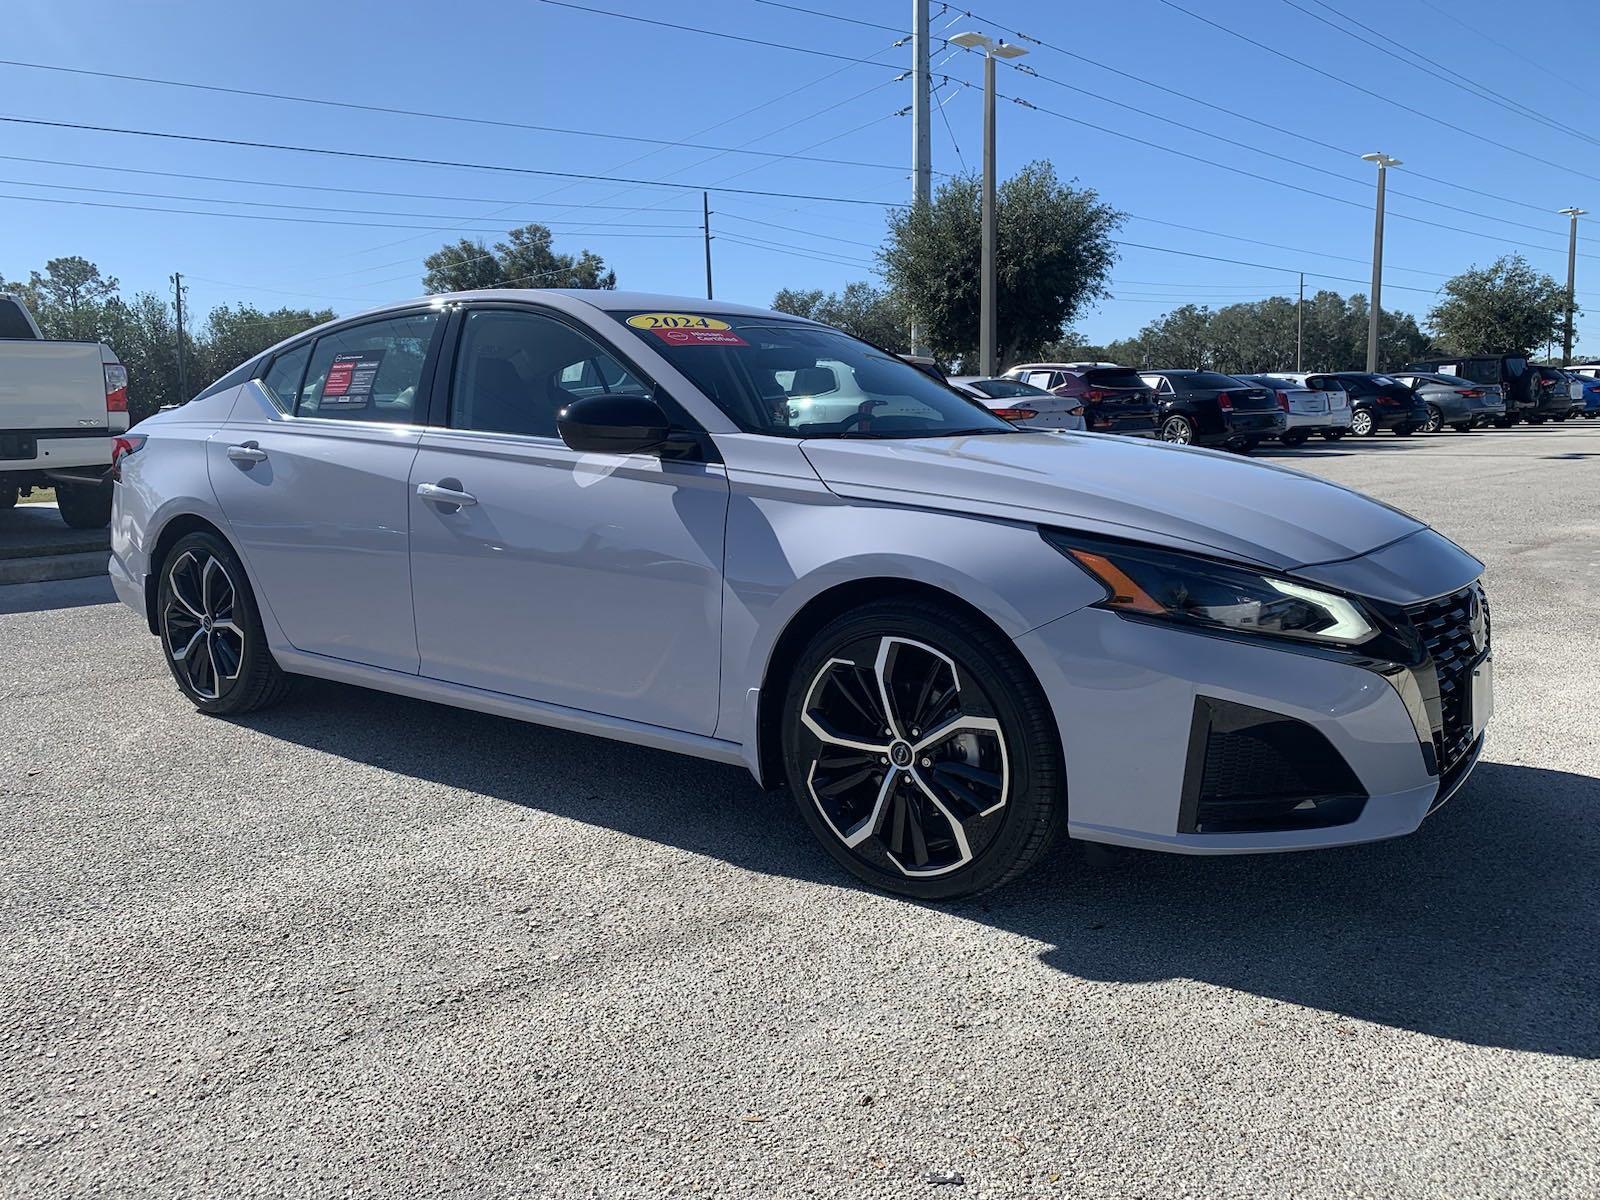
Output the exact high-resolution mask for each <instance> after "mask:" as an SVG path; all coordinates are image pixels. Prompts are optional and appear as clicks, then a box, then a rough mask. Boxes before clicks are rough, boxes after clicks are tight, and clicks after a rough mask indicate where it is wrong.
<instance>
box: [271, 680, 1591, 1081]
mask: <svg viewBox="0 0 1600 1200" xmlns="http://www.w3.org/2000/svg"><path fill="white" fill-rule="evenodd" d="M245 723H246V724H248V725H249V726H251V727H252V728H255V729H257V730H259V731H260V732H262V733H265V734H267V735H269V736H272V737H276V738H281V739H284V740H286V741H290V742H294V743H296V744H297V745H302V746H307V747H312V748H315V749H318V750H321V751H323V752H326V753H329V754H333V755H338V756H340V757H343V758H347V759H353V760H356V761H360V762H364V763H368V764H371V765H373V766H377V767H381V768H383V769H385V770H389V771H394V772H399V773H401V774H404V775H408V776H412V777H414V778H416V779H419V780H427V781H431V782H433V783H437V784H441V785H444V786H448V787H451V788H460V789H464V790H466V791H469V792H474V793H477V794H480V795H484V796H488V797H492V798H494V799H497V800H501V801H504V802H507V803H511V804H518V805H524V806H528V807H532V808H537V809H539V810H540V811H543V812H548V813H552V814H555V815H559V816H561V817H565V818H569V819H572V820H577V821H584V822H587V823H590V824H593V825H597V826H601V827H604V828H608V829H612V830H615V831H617V832H620V833H623V834H627V835H629V836H632V837H639V838H649V839H652V840H655V841H658V842H661V843H664V844H668V845H672V846H676V847H679V848H681V849H684V850H688V851H691V852H693V853H697V854H704V855H710V856H713V857H715V858H718V859H722V860H724V861H726V862H729V863H732V864H734V865H736V866H739V867H742V868H745V869H748V870H751V871H757V872H762V873H766V874H773V875H783V876H787V877H792V878H799V879H804V880H808V881H815V882H817V883H819V884H824V885H829V886H835V887H850V886H853V884H852V883H851V882H850V881H849V880H848V879H847V878H846V877H845V876H844V874H843V873H842V872H841V871H839V870H838V869H837V868H836V867H835V866H834V865H833V863H832V861H831V860H830V859H829V858H828V857H827V856H826V855H825V854H824V853H823V851H822V850H821V848H820V847H818V846H817V845H816V844H815V843H814V842H813V840H812V838H811V835H810V833H809V831H808V830H807V829H806V827H805V825H804V824H803V823H802V822H801V820H800V818H799V816H798V814H796V813H795V811H794V809H793V806H792V805H791V804H790V803H789V802H788V800H787V799H785V798H782V797H778V798H776V799H775V798H774V797H772V796H770V795H767V794H764V793H762V792H761V791H760V790H759V789H758V788H757V787H756V786H755V784H754V783H753V782H752V780H751V779H750V777H749V776H748V774H746V773H745V772H744V771H743V770H741V769H739V768H735V767H727V766H721V765H716V764H710V763H705V762H700V761H696V760H693V759H689V758H683V757H679V756H676V755H671V754H667V753H664V752H660V751H654V750H648V749H644V748H641V747H637V746H630V745H626V744H623V743H613V742H608V741H603V740H600V739H595V738H589V737H584V736H582V735H579V734H569V733H564V732H560V731H557V730H550V729H544V728H540V727H538V726H532V725H526V724H523V723H520V722H515V721H510V720H506V719H502V718H498V717H491V716H485V715H481V714H476V713H470V712H466V711H463V710H459V709H453V708H448V707H444V706H439V705H432V704H427V703H424V702H421V701H414V700H408V699H404V698H401V697H396V696H390V695H383V694H378V693H373V692H368V691H364V690H361V689H357V688H350V687H344V686H342V685H338V684H331V683H323V682H319V681H311V680H302V681H299V683H298V686H297V691H296V694H295V696H294V697H293V698H292V699H291V700H290V702H289V703H288V704H287V705H285V706H283V707H281V708H278V709H274V710H270V711H268V712H263V713H259V714H255V715H253V716H251V717H249V718H246V719H245ZM397 731H403V735H399V734H398V733H397ZM1597 829H1600V780H1596V779H1594V778H1590V777H1588V776H1581V775H1574V774H1569V773H1566V772H1562V771H1551V770H1543V769H1540V768H1534V767H1523V766H1513V765H1508V764H1501V763H1493V762H1486V763H1484V764H1482V765H1481V766H1480V767H1479V769H1478V771H1477V773H1476V774H1475V775H1474V777H1473V778H1472V780H1471V781H1470V783H1469V784H1468V785H1467V787H1466V788H1465V789H1464V790H1463V792H1462V794H1461V795H1459V796H1457V797H1456V798H1455V799H1454V800H1452V801H1451V802H1450V803H1449V804H1448V805H1446V806H1445V807H1444V808H1443V809H1442V810H1440V812H1439V813H1437V814H1436V815H1435V816H1434V817H1432V818H1430V819H1429V821H1428V822H1427V823H1426V824H1425V825H1424V826H1423V828H1422V829H1421V830H1420V831H1419V832H1418V833H1416V834H1415V835H1413V836H1411V837H1409V838H1403V839H1399V840H1397V841H1392V842H1384V843H1378V844H1374V845H1370V846H1363V847H1352V848H1348V849H1343V850H1326V851H1318V852H1313V853H1305V854H1287V855H1265V856H1245V857H1187V856H1177V855H1165V854H1153V853H1139V852H1122V853H1117V854H1113V855H1109V856H1108V855H1105V854H1102V853H1085V852H1084V850H1083V848H1082V847H1078V846H1076V845H1074V846H1071V847H1066V846H1064V847H1062V848H1060V849H1059V850H1058V852H1057V853H1055V854H1054V855H1053V856H1052V858H1051V859H1050V860H1049V861H1048V862H1047V863H1046V864H1045V865H1044V866H1043V867H1041V868H1040V869H1038V870H1036V871H1034V872H1033V873H1032V874H1030V875H1029V876H1027V877H1025V878H1024V879H1023V880H1020V881H1018V882H1017V883H1014V884H1012V885H1011V886H1010V887H1008V888H1006V889H1003V890H1001V891H999V892H996V893H993V894H991V895H988V896H984V897H980V898H978V899H975V900H970V901H964V902H961V903H958V904H956V905H953V906H951V907H950V911H953V912H955V913H956V914H958V915H960V916H962V917H963V918H965V919H968V920H972V921H976V922H981V923H983V924H986V925H991V926H994V927H995V928H997V929H1002V930H1005V931H1007V932H1010V933H1014V934H1019V935H1022V936H1023V937H1026V938H1030V939H1034V940H1036V941H1038V942H1041V943H1044V944H1045V945H1046V946H1048V947H1049V948H1048V949H1046V950H1044V951H1043V952H1042V953H1041V955H1040V957H1041V960H1042V961H1043V962H1044V963H1046V964H1048V965H1050V966H1052V967H1055V968H1056V969H1058V970H1060V971H1062V972H1065V973H1067V974H1069V975H1072V976H1077V977H1080V978H1087V979H1095V980H1104V981H1115V982H1123V983H1137V982H1146V981H1154V980H1165V979H1171V978H1187V979H1194V980H1200V981H1204V982H1206V983H1210V984H1213V985H1216V986H1220V987H1227V988H1233V989H1236V990H1239V991H1242V992H1248V993H1251V994H1254V995H1258V996H1264V997H1271V998H1275V999H1278V1000H1283V1001H1287V1002H1290V1003H1293V1004H1297V1005H1304V1006H1307V1007H1310V1008H1313V1009H1319V1010H1322V1011H1325V1012H1328V1013H1332V1014H1338V1015H1342V1016H1345V1017H1351V1018H1358V1019H1360V1020H1364V1021H1373V1022H1377V1023H1380V1024H1383V1025H1389V1026H1394V1027H1398V1028H1402V1029H1408V1030H1413V1031H1415V1032H1419V1033H1425V1034H1430V1035H1433V1036H1437V1037H1443V1038H1451V1039H1455V1040H1459V1041H1463V1042H1470V1043H1476V1044H1482V1045H1489V1046H1498V1047H1504V1048H1507V1049H1516V1050H1536V1051H1542V1052H1546V1053H1553V1054H1566V1055H1575V1056H1580V1057H1584V1058H1600V1010H1597V1008H1596V1005H1595V1003H1594V1000H1595V997H1596V995H1600V921H1597V914H1600V888H1596V886H1595V879H1596V872H1595V863H1596V861H1597V860H1600V836H1597V833H1596V831H1597Z"/></svg>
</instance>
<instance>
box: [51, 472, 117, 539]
mask: <svg viewBox="0 0 1600 1200" xmlns="http://www.w3.org/2000/svg"><path fill="white" fill-rule="evenodd" d="M56 505H57V507H58V508H60V510H61V519H62V520H63V521H65V522H66V523H67V524H68V525H69V526H71V527H72V528H73V529H104V528H105V527H106V526H107V525H109V524H111V489H110V487H108V486H107V485H105V484H102V483H58V484H56Z"/></svg>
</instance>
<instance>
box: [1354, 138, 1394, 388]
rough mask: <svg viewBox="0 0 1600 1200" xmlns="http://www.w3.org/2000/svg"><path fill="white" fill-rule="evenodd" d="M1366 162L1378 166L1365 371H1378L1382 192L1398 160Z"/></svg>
mask: <svg viewBox="0 0 1600 1200" xmlns="http://www.w3.org/2000/svg"><path fill="white" fill-rule="evenodd" d="M1361 157H1362V159H1363V160H1364V161H1366V162H1370V163H1377V164H1378V207H1377V216H1376V217H1375V218H1374V220H1373V223H1372V311H1371V312H1370V313H1369V314H1368V316H1367V371H1368V372H1369V373H1371V372H1373V371H1376V370H1377V369H1378V316H1379V312H1380V310H1381V308H1382V306H1383V191H1384V184H1385V176H1386V175H1387V173H1388V170H1389V168H1390V167H1398V166H1399V165H1400V160H1399V159H1398V158H1391V157H1389V155H1387V154H1363V155H1362V156H1361Z"/></svg>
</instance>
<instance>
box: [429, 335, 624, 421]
mask: <svg viewBox="0 0 1600 1200" xmlns="http://www.w3.org/2000/svg"><path fill="white" fill-rule="evenodd" d="M651 391H652V389H651V386H650V385H649V384H647V383H645V382H644V381H643V380H641V379H639V378H638V377H636V376H635V375H633V374H632V373H630V372H629V371H628V369H627V368H626V367H624V366H623V365H622V364H621V363H619V362H618V361H617V360H616V358H614V357H613V356H612V355H611V354H609V353H607V352H606V351H605V350H603V349H602V348H601V347H600V344H599V343H598V342H596V341H594V340H593V339H591V338H589V337H587V336H586V335H584V334H582V333H579V332H578V331H577V330H576V329H573V328H572V327H571V326H570V325H567V324H565V323H564V322H562V321H558V320H556V319H555V318H554V317H547V316H545V315H543V314H542V313H536V312H516V311H513V310H510V309H473V310H470V311H469V312H468V313H467V316H466V320H465V322H464V323H463V325H462V329H461V346H460V349H459V350H458V351H457V353H456V368H455V379H454V381H453V383H452V385H451V390H450V427H451V428H452V429H476V430H479V431H481V432H484V433H515V434H521V435H522V436H524V437H545V438H554V437H556V436H557V432H556V414H557V413H559V412H560V411H561V409H562V408H564V407H565V406H566V405H568V404H571V403H572V402H573V401H574V400H580V399H582V398H584V397H585V396H598V395H606V394H609V395H629V396H648V395H650V394H651Z"/></svg>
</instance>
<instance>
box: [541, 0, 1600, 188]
mask: <svg viewBox="0 0 1600 1200" xmlns="http://www.w3.org/2000/svg"><path fill="white" fill-rule="evenodd" d="M546 2H547V3H548V2H550V0H546ZM1156 3H1157V4H1162V5H1165V6H1166V7H1167V8H1170V9H1172V10H1173V11H1174V12H1180V13H1182V14H1183V15H1184V16H1186V17H1189V18H1190V19H1192V20H1195V21H1199V22H1200V23H1201V24H1203V25H1209V26H1210V27H1211V28H1213V29H1215V30H1217V31H1219V32H1221V33H1225V34H1227V35H1228V36H1229V37H1232V38H1237V39H1238V40H1239V41H1241V42H1244V43H1246V44H1247V45H1251V46H1254V47H1255V48H1256V49H1258V50H1263V51H1265V52H1266V53H1268V54H1270V55H1272V56H1273V57H1275V58H1281V59H1283V60H1284V61H1285V62H1288V63H1291V64H1293V65H1294V66H1295V67H1296V68H1297V69H1299V70H1301V71H1311V72H1314V73H1315V74H1317V75H1321V76H1322V77H1323V78H1325V79H1332V80H1335V81H1336V82H1338V83H1341V84H1343V85H1344V86H1345V87H1347V88H1352V89H1354V90H1355V91H1358V92H1360V93H1361V94H1362V95H1364V96H1371V97H1372V98H1373V99H1374V100H1379V101H1382V102H1383V103H1384V104H1388V105H1391V106H1393V107H1394V108H1398V109H1402V110H1404V111H1405V112H1408V113H1410V114H1412V115H1413V116H1417V117H1421V118H1422V119H1423V120H1425V121H1432V122H1433V123H1434V124H1435V125H1442V126H1444V127H1445V128H1446V129H1453V130H1455V131H1456V132H1457V133H1460V134H1464V135H1465V136H1467V137H1470V138H1472V139H1473V140H1475V141H1479V142H1483V143H1484V144H1485V145H1489V146H1494V147H1497V148H1498V149H1501V150H1505V151H1507V152H1508V153H1511V154H1515V155H1517V156H1518V157H1519V158H1527V159H1532V160H1533V161H1534V162H1538V163H1543V164H1544V165H1545V166H1547V167H1554V168H1556V169H1557V170H1560V171H1570V172H1572V174H1574V175H1579V176H1582V177H1583V178H1584V179H1591V180H1594V181H1595V182H1596V183H1600V175H1590V174H1589V173H1588V172H1586V171H1579V170H1578V169H1577V168H1575V167H1572V166H1569V165H1567V164H1566V163H1559V162H1556V161H1554V160H1552V159H1548V158H1541V157H1539V156H1538V155H1537V154H1531V153H1529V152H1528V150H1527V148H1526V147H1518V146H1512V145H1509V144H1508V143H1506V142H1501V141H1497V140H1496V139H1494V138H1491V137H1488V136H1486V135H1484V134H1481V133H1478V132H1476V131H1475V130H1472V129H1468V128H1467V127H1466V126H1464V125H1457V124H1456V123H1455V122H1453V121H1447V120H1445V119H1444V118H1443V117H1436V116H1434V115H1433V114H1432V113H1430V112H1424V111H1423V110H1422V109H1420V108H1413V107H1412V106H1411V105H1409V104H1405V103H1403V102H1401V101H1399V100H1396V99H1395V98H1394V97H1393V96H1386V95H1384V94H1383V93H1382V92H1376V91H1373V90H1372V89H1371V88H1367V87H1362V86H1361V85H1360V84H1359V83H1352V82H1351V81H1350V80H1348V79H1346V78H1345V77H1344V76H1342V75H1339V74H1336V73H1334V72H1332V71H1327V70H1323V69H1322V68H1321V67H1319V66H1317V65H1316V64H1315V63H1314V62H1308V61H1306V60H1305V59H1302V58H1296V57H1295V56H1294V55H1292V54H1287V53H1285V52H1284V51H1282V50H1279V49H1277V48H1276V47H1274V46H1269V45H1267V43H1265V42H1261V41H1257V40H1256V39H1255V38H1253V37H1250V36H1249V35H1248V34H1243V33H1240V32H1239V31H1238V30H1237V29H1231V28H1229V27H1228V26H1226V25H1224V24H1222V23H1221V22H1219V21H1213V20H1212V19H1211V18H1210V17H1206V16H1202V15H1201V14H1199V13H1197V12H1193V11H1191V10H1190V9H1187V8H1184V7H1183V5H1181V4H1178V3H1176V2H1175V0H1156Z"/></svg>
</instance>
